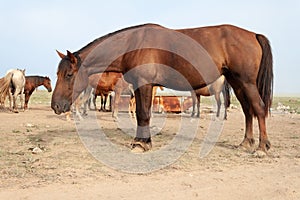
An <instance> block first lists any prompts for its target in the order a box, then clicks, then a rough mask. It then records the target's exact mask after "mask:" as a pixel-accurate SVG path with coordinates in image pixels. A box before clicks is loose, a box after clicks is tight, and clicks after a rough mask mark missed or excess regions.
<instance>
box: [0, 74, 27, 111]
mask: <svg viewBox="0 0 300 200" xmlns="http://www.w3.org/2000/svg"><path fill="white" fill-rule="evenodd" d="M1 82H2V84H1V86H0V95H1V97H0V100H1V104H2V105H3V106H4V102H5V99H6V96H8V97H9V102H10V103H9V108H10V110H12V111H13V112H15V113H18V109H17V103H16V101H17V96H18V95H20V101H21V109H23V99H24V98H23V92H24V86H25V69H24V70H20V69H11V70H8V71H7V72H6V75H5V77H4V78H3V79H2V80H1ZM12 101H13V108H12Z"/></svg>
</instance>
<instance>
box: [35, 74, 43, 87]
mask: <svg viewBox="0 0 300 200" xmlns="http://www.w3.org/2000/svg"><path fill="white" fill-rule="evenodd" d="M41 85H44V77H39V76H38V77H36V78H35V81H34V86H35V87H38V86H41Z"/></svg>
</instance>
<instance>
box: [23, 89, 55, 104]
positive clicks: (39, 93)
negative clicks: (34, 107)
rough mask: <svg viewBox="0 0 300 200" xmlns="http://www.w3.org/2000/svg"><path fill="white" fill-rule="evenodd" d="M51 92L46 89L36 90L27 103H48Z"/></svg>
mask: <svg viewBox="0 0 300 200" xmlns="http://www.w3.org/2000/svg"><path fill="white" fill-rule="evenodd" d="M51 95H52V92H48V91H46V90H36V91H34V92H33V93H32V95H31V97H30V99H29V103H30V104H46V105H50V102H51Z"/></svg>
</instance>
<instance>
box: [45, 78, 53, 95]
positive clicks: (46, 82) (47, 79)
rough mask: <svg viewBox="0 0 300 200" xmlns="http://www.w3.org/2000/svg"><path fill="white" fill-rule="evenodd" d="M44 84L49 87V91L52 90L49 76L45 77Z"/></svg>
mask: <svg viewBox="0 0 300 200" xmlns="http://www.w3.org/2000/svg"><path fill="white" fill-rule="evenodd" d="M43 85H44V86H45V87H46V88H47V90H48V92H52V87H51V80H50V78H49V77H48V76H46V77H45V78H44V81H43Z"/></svg>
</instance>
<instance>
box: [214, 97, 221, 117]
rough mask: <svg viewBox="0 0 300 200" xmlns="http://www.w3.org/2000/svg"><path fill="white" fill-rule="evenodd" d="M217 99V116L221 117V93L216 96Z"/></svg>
mask: <svg viewBox="0 0 300 200" xmlns="http://www.w3.org/2000/svg"><path fill="white" fill-rule="evenodd" d="M215 99H216V101H217V114H216V116H217V117H219V116H220V109H221V99H220V94H219V93H217V94H215Z"/></svg>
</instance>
